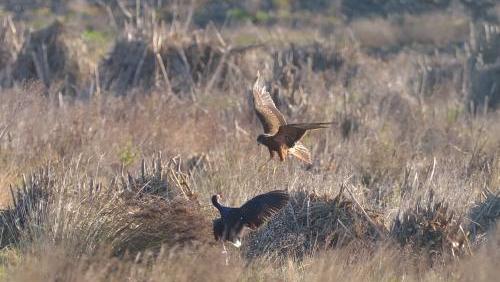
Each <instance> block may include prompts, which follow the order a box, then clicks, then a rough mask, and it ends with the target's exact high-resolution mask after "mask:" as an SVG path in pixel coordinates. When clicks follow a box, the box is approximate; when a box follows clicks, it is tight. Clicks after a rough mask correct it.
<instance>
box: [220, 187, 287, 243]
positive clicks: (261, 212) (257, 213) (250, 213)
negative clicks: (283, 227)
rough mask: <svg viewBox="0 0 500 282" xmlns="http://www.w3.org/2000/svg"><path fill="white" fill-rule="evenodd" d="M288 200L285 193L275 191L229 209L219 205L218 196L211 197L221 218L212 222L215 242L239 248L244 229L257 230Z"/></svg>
mask: <svg viewBox="0 0 500 282" xmlns="http://www.w3.org/2000/svg"><path fill="white" fill-rule="evenodd" d="M289 198H290V197H289V195H288V193H287V192H286V191H283V190H275V191H271V192H268V193H265V194H261V195H258V196H256V197H254V198H253V199H251V200H249V201H247V202H246V203H245V204H243V205H242V206H241V207H239V208H231V207H225V206H223V205H221V204H220V203H219V200H220V196H219V195H213V196H212V204H213V205H214V206H215V207H216V208H217V209H218V210H219V212H220V216H221V217H220V218H218V219H216V220H214V221H213V231H214V237H215V240H217V241H222V243H223V246H224V242H225V241H229V242H230V243H232V244H233V245H234V246H236V247H238V248H239V247H240V246H241V238H242V236H243V234H244V231H245V228H248V229H251V230H256V229H257V228H259V227H260V226H261V225H262V224H264V223H265V222H266V221H267V220H269V219H270V218H271V217H272V216H273V215H275V214H276V213H278V212H279V211H280V210H281V209H282V208H283V207H284V206H285V205H286V204H287V203H288V200H289ZM224 250H225V247H224Z"/></svg>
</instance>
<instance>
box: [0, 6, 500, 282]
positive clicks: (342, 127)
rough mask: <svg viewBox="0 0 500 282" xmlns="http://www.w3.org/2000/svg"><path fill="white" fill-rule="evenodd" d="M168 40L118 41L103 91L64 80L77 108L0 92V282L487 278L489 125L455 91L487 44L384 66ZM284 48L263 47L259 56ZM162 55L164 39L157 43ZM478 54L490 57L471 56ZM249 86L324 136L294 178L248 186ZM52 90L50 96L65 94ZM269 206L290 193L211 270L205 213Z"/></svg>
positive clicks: (256, 175)
mask: <svg viewBox="0 0 500 282" xmlns="http://www.w3.org/2000/svg"><path fill="white" fill-rule="evenodd" d="M428 16H429V17H431V18H432V19H434V17H435V16H436V15H434V14H431V15H428ZM406 20H407V21H408V22H412V23H413V22H418V19H417V18H411V17H409V18H408V19H406ZM422 21H424V20H422ZM425 21H427V20H425ZM429 21H430V20H429ZM439 22H440V23H443V24H444V22H445V20H443V19H441V20H440V21H439ZM369 23H370V22H367V23H365V24H364V25H360V26H359V28H360V29H363V28H367V27H369ZM371 23H372V24H377V23H378V22H377V21H372V22H371ZM356 24H359V23H354V26H356ZM160 27H161V28H160ZM128 28H130V27H128ZM148 28H151V29H148ZM157 28H158V29H157ZM391 28H392V26H391ZM421 28H423V29H424V30H427V29H429V27H428V26H426V25H424V26H422V27H421ZM460 28H461V26H460V27H457V29H460ZM475 28H478V29H480V28H481V27H480V26H479V27H475ZM445 29H446V28H445ZM249 30H252V31H255V30H259V29H255V28H254V27H252V28H249ZM181 31H182V30H181V29H179V27H178V26H177V27H175V26H173V27H171V26H168V25H166V26H161V25H158V26H155V25H153V26H149V25H146V27H144V30H132V31H130V30H129V29H127V30H126V31H124V36H123V37H122V38H121V39H119V40H117V41H116V44H115V47H114V49H113V50H110V51H111V52H110V54H109V57H108V58H106V59H105V58H103V59H102V60H101V61H100V62H93V65H94V66H99V68H98V71H95V70H92V71H89V72H87V73H80V74H79V80H78V81H81V82H82V83H81V84H79V85H78V91H76V92H75V93H77V95H76V97H70V96H67V95H62V94H60V93H59V92H58V91H57V90H59V89H58V88H55V87H47V84H44V83H43V82H39V81H35V82H29V83H21V82H20V81H18V82H17V85H16V86H13V87H10V88H8V89H3V90H1V93H0V94H1V95H0V164H1V167H2V169H1V171H0V187H1V188H2V190H1V193H2V197H1V199H2V203H3V208H4V209H3V211H2V213H1V214H2V216H1V217H0V219H1V220H0V228H1V229H0V231H1V235H2V236H1V241H0V243H1V244H0V245H1V247H2V250H1V251H0V266H1V275H2V278H4V279H6V280H8V281H123V280H130V281H165V280H167V281H170V280H175V281H206V280H229V281H241V280H244V281H254V280H261V281H276V280H278V281H283V280H285V281H305V280H310V281H324V280H333V281H335V280H352V281H367V280H371V281H380V280H382V281H387V280H391V281H392V280H411V281H414V280H415V281H417V280H418V281H421V280H424V281H436V280H445V281H450V280H466V281H468V280H474V279H477V280H480V281H491V280H494V279H492V278H495V277H496V276H497V275H498V270H497V269H496V265H495V262H496V261H498V259H499V256H500V252H499V236H500V232H499V231H498V228H496V227H495V226H496V224H497V222H498V218H499V212H500V205H499V201H498V193H499V190H500V158H499V156H500V124H499V123H498V120H499V118H500V112H499V111H498V109H497V105H496V104H495V103H490V101H492V99H490V98H488V99H490V100H485V98H484V96H481V95H480V94H478V93H483V92H482V91H475V90H474V88H473V87H472V88H471V87H469V86H470V85H469V86H468V83H471V84H472V85H474V84H477V83H478V82H480V81H481V79H482V78H483V77H484V76H483V72H482V71H483V70H484V69H482V68H481V65H480V64H479V63H477V61H475V60H476V59H478V58H480V57H483V55H485V53H482V52H487V55H488V56H487V57H488V58H489V59H490V58H497V57H500V55H499V54H498V52H494V51H492V50H493V49H494V48H493V47H491V48H490V46H496V45H494V44H496V43H495V42H497V41H496V40H497V39H498V38H499V37H498V34H497V33H494V32H491V33H486V34H488V37H489V39H488V41H484V40H486V39H483V36H482V33H479V35H478V34H476V35H474V34H473V35H471V37H470V38H469V39H468V40H467V42H466V43H467V44H466V46H468V47H471V49H469V50H466V49H464V50H460V51H457V52H450V53H446V52H445V53H439V52H435V53H432V54H431V53H428V52H421V51H419V50H418V49H408V48H406V49H404V50H397V51H395V52H394V53H391V54H382V55H379V54H372V53H369V52H365V51H364V50H363V48H362V46H360V44H359V42H358V41H357V40H356V39H353V38H343V39H342V40H338V41H333V40H331V38H328V37H324V38H323V37H320V38H319V40H317V42H315V43H313V44H305V45H297V44H288V43H289V42H287V41H286V38H284V39H283V38H279V40H278V41H279V42H278V43H276V42H275V41H273V42H272V43H269V42H266V41H263V42H262V43H263V44H262V45H258V46H251V47H252V48H247V47H248V46H243V47H242V46H238V45H237V44H236V43H234V42H233V41H232V40H234V39H235V37H234V33H235V30H230V31H228V32H227V33H222V34H219V31H217V30H215V29H214V28H213V27H209V28H207V29H205V30H202V31H197V32H196V34H197V35H196V36H192V37H191V36H187V35H186V34H183V33H182V32H181ZM127 32H131V33H127ZM279 33H280V30H279V28H277V29H276V30H272V29H271V30H268V31H267V32H266V34H265V36H266V37H265V38H267V37H273V34H279ZM347 33H348V32H344V33H342V32H339V34H347ZM421 33H422V32H420V31H418V30H417V31H413V33H411V32H410V34H411V36H412V38H415V39H418V40H421V41H422V42H421V43H422V44H430V45H436V46H437V45H439V44H441V43H440V42H442V41H441V40H443V41H446V42H448V41H449V40H455V38H459V37H460V36H458V37H457V36H455V35H456V34H455V35H450V36H451V37H453V39H449V38H441V37H436V35H435V34H434V35H433V34H429V33H428V32H423V33H422V34H421ZM399 34H400V33H398V32H393V31H392V30H390V31H389V32H386V35H387V36H388V37H391V36H399ZM460 34H461V33H460ZM128 35H130V37H128ZM158 35H161V38H163V39H162V40H156V41H155V38H156V39H158V38H159V37H158ZM407 35H408V34H407ZM407 35H405V36H407ZM490 36H491V37H490ZM484 37H486V36H484ZM0 38H2V40H4V39H3V38H4V37H0ZM5 38H6V37H5ZM263 38H264V37H263ZM35 39H36V38H35ZM379 39H380V38H375V39H374V40H379ZM61 40H63V41H64V40H67V39H64V38H62V39H61ZM384 40H385V41H387V40H389V41H391V40H392V39H390V38H389V39H384ZM394 40H396V41H397V42H399V41H400V39H398V38H396V39H394ZM474 40H478V41H479V43H480V44H483V45H481V46H486V47H488V48H479V47H478V48H472V47H474V46H475V45H474V46H473V44H474V43H473V41H474ZM56 41H57V40H56ZM26 42H27V41H26ZM32 42H34V41H32ZM159 42H161V44H160V43H159ZM62 43H64V42H62ZM64 44H66V43H64ZM233 44H234V45H233ZM377 44H382V45H384V46H385V45H386V44H387V42H383V41H381V42H378V43H377ZM443 44H444V43H443ZM42 45H43V44H42ZM56 45H57V44H56ZM57 46H59V45H57ZM254 47H255V48H254ZM33 48H35V47H33ZM36 48H38V47H36ZM36 48H35V49H30V47H29V45H25V47H24V50H25V51H26V50H35V51H33V52H35V53H36V52H38V51H39V49H36ZM56 49H57V48H56ZM2 50H3V49H2ZM9 50H10V49H9ZM12 50H13V49H12ZM12 50H10V51H9V52H14V55H15V56H14V57H16V56H18V55H19V56H18V57H17V59H18V58H21V57H22V54H23V52H24V51H22V50H21V49H19V50H15V51H12ZM37 50H38V51H37ZM41 50H42V51H41V54H42V55H41V56H42V57H43V48H42V49H41ZM56 53H57V52H56ZM57 54H58V53H57ZM70 55H71V54H70ZM158 55H159V56H158ZM71 56H74V55H71ZM71 56H70V57H71ZM126 56H130V57H128V58H127V57H126ZM14 57H12V58H10V57H9V59H8V61H9V62H11V63H12V64H15V62H16V58H14ZM35 57H36V56H35ZM158 57H160V60H159V59H158ZM160 61H161V63H160ZM471 61H475V63H473V64H472V72H471V73H468V72H467V64H469V63H470V62H471ZM54 63H55V62H54ZM487 63H488V64H491V61H488V62H487ZM162 64H163V66H162ZM163 67H165V69H164V70H165V72H163ZM489 67H494V65H489ZM257 69H260V70H262V72H263V73H264V75H265V76H266V78H267V79H268V82H269V86H270V89H271V92H272V95H273V98H274V99H275V100H276V102H277V104H278V107H279V108H280V109H281V110H282V111H283V112H284V113H285V115H286V116H287V120H289V121H290V122H298V121H327V120H333V121H334V123H335V125H334V126H332V127H331V128H330V129H328V130H324V131H318V132H312V133H311V134H309V135H308V136H307V137H306V138H305V140H304V142H305V143H306V145H307V146H308V147H309V148H311V151H312V154H313V158H314V163H313V165H311V166H305V165H303V164H301V163H300V162H298V161H297V160H292V159H290V160H289V161H287V162H286V163H278V162H271V163H269V164H268V165H267V166H266V167H265V168H264V169H262V170H261V169H259V167H260V166H261V165H262V164H263V163H264V162H265V161H266V158H267V157H268V155H267V152H266V151H265V150H264V149H263V148H260V147H259V146H257V143H256V141H255V136H256V134H257V132H259V131H260V125H259V124H258V121H257V119H256V117H255V114H254V113H253V111H252V108H251V103H249V100H248V93H249V92H248V91H249V89H250V85H251V83H252V82H253V79H254V75H255V73H256V71H257ZM58 70H59V69H58ZM54 71H55V69H54ZM59 71H60V72H61V75H62V76H54V77H53V78H54V84H55V85H59V83H63V80H64V77H65V74H66V72H65V68H62V69H60V70H59ZM6 73H7V72H6ZM492 73H494V72H492ZM165 74H166V76H165ZM487 76H488V79H490V78H492V77H493V76H489V75H487ZM35 78H36V76H35ZM464 81H467V82H464ZM493 81H494V80H493ZM50 84H51V85H52V81H51V82H50ZM181 86H182V87H181ZM491 93H493V94H495V93H496V92H494V91H493V92H491ZM117 94H118V95H117ZM495 95H496V94H495ZM495 97H496V96H492V97H491V98H495ZM471 103H473V104H474V105H473V107H471V105H470V104H471ZM477 109H482V110H477ZM160 155H161V156H162V157H161V158H160ZM143 160H145V161H143ZM9 187H12V191H13V194H14V196H13V197H12V196H11V192H10V189H9ZM273 189H287V190H288V191H289V192H290V194H291V201H290V204H289V205H288V206H287V207H286V208H285V209H284V210H283V211H282V212H281V213H280V214H279V215H278V216H276V217H275V218H274V219H273V220H272V221H271V222H269V224H267V225H266V226H264V227H263V228H262V229H260V230H259V231H258V232H255V233H253V234H251V235H250V236H249V237H247V238H246V240H245V241H244V245H243V247H242V249H241V250H236V249H230V258H231V259H230V263H229V265H228V266H225V265H224V262H225V257H224V256H223V255H222V254H221V248H220V246H219V244H217V243H216V242H214V241H213V239H212V235H211V234H210V233H211V220H212V219H213V218H215V216H216V210H215V209H214V208H213V207H211V205H210V201H209V198H210V196H211V195H212V194H214V193H221V194H222V196H223V201H224V202H225V203H226V204H228V205H239V204H242V203H243V202H244V201H246V200H247V199H248V198H250V197H252V196H254V195H256V194H259V193H262V192H265V191H269V190H273Z"/></svg>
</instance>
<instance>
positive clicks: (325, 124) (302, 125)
mask: <svg viewBox="0 0 500 282" xmlns="http://www.w3.org/2000/svg"><path fill="white" fill-rule="evenodd" d="M332 124H333V123H332V122H311V123H294V124H288V126H291V127H295V128H300V129H305V130H311V129H319V128H328V127H330V126H331V125H332Z"/></svg>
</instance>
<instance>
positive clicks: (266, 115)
mask: <svg viewBox="0 0 500 282" xmlns="http://www.w3.org/2000/svg"><path fill="white" fill-rule="evenodd" d="M252 96H253V103H254V108H255V112H256V113H257V117H258V118H259V120H260V122H261V123H262V127H263V128H264V134H261V135H259V136H258V138H257V142H258V143H259V144H262V145H264V146H266V147H267V149H268V150H269V154H270V155H271V158H270V159H269V160H272V159H273V157H274V154H275V153H278V156H279V158H280V160H281V161H284V160H285V159H286V157H287V155H288V154H292V155H293V156H294V157H296V158H298V159H299V160H301V161H303V162H305V163H308V164H312V160H311V152H309V149H307V148H306V147H305V146H304V145H303V144H302V143H301V142H300V140H301V139H302V137H304V135H305V134H306V132H307V131H309V130H312V129H319V128H328V127H330V125H331V123H330V122H317V123H291V124H287V123H286V121H285V117H284V116H283V114H282V113H281V112H280V111H279V110H278V108H276V105H275V104H274V102H273V99H272V98H271V95H270V94H269V92H268V91H267V90H266V87H265V86H264V85H263V83H262V81H261V78H260V73H259V72H257V79H256V80H255V83H254V85H253V90H252Z"/></svg>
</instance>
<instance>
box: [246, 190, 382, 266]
mask: <svg viewBox="0 0 500 282" xmlns="http://www.w3.org/2000/svg"><path fill="white" fill-rule="evenodd" d="M342 193H343V191H340V193H339V194H338V195H337V196H336V197H334V198H332V197H329V196H327V195H323V196H319V195H317V194H315V193H307V192H296V193H294V194H292V197H291V200H290V205H289V206H288V207H287V208H285V210H284V211H283V212H282V213H281V214H280V216H279V217H277V218H276V219H275V220H273V221H271V222H270V223H269V224H268V226H267V227H266V228H264V229H263V230H261V231H259V232H258V233H257V234H255V235H254V236H252V238H251V240H250V242H249V243H248V246H247V248H246V255H247V256H249V257H257V256H271V257H276V258H280V257H294V258H295V257H297V258H303V257H304V256H308V255H311V254H313V253H316V252H317V251H319V250H327V249H331V248H342V247H345V246H347V245H352V244H355V245H357V246H358V247H359V248H362V249H371V248H372V247H373V246H374V245H373V243H374V242H375V241H376V240H377V239H381V236H384V234H385V227H384V222H383V217H382V216H381V214H380V213H378V212H376V211H373V210H370V209H366V208H364V212H366V214H364V213H363V211H362V210H361V207H359V206H356V204H355V203H354V202H353V201H351V200H348V199H346V198H345V196H344V195H343V194H342ZM367 216H368V217H369V218H370V219H367ZM374 224H375V225H374Z"/></svg>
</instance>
